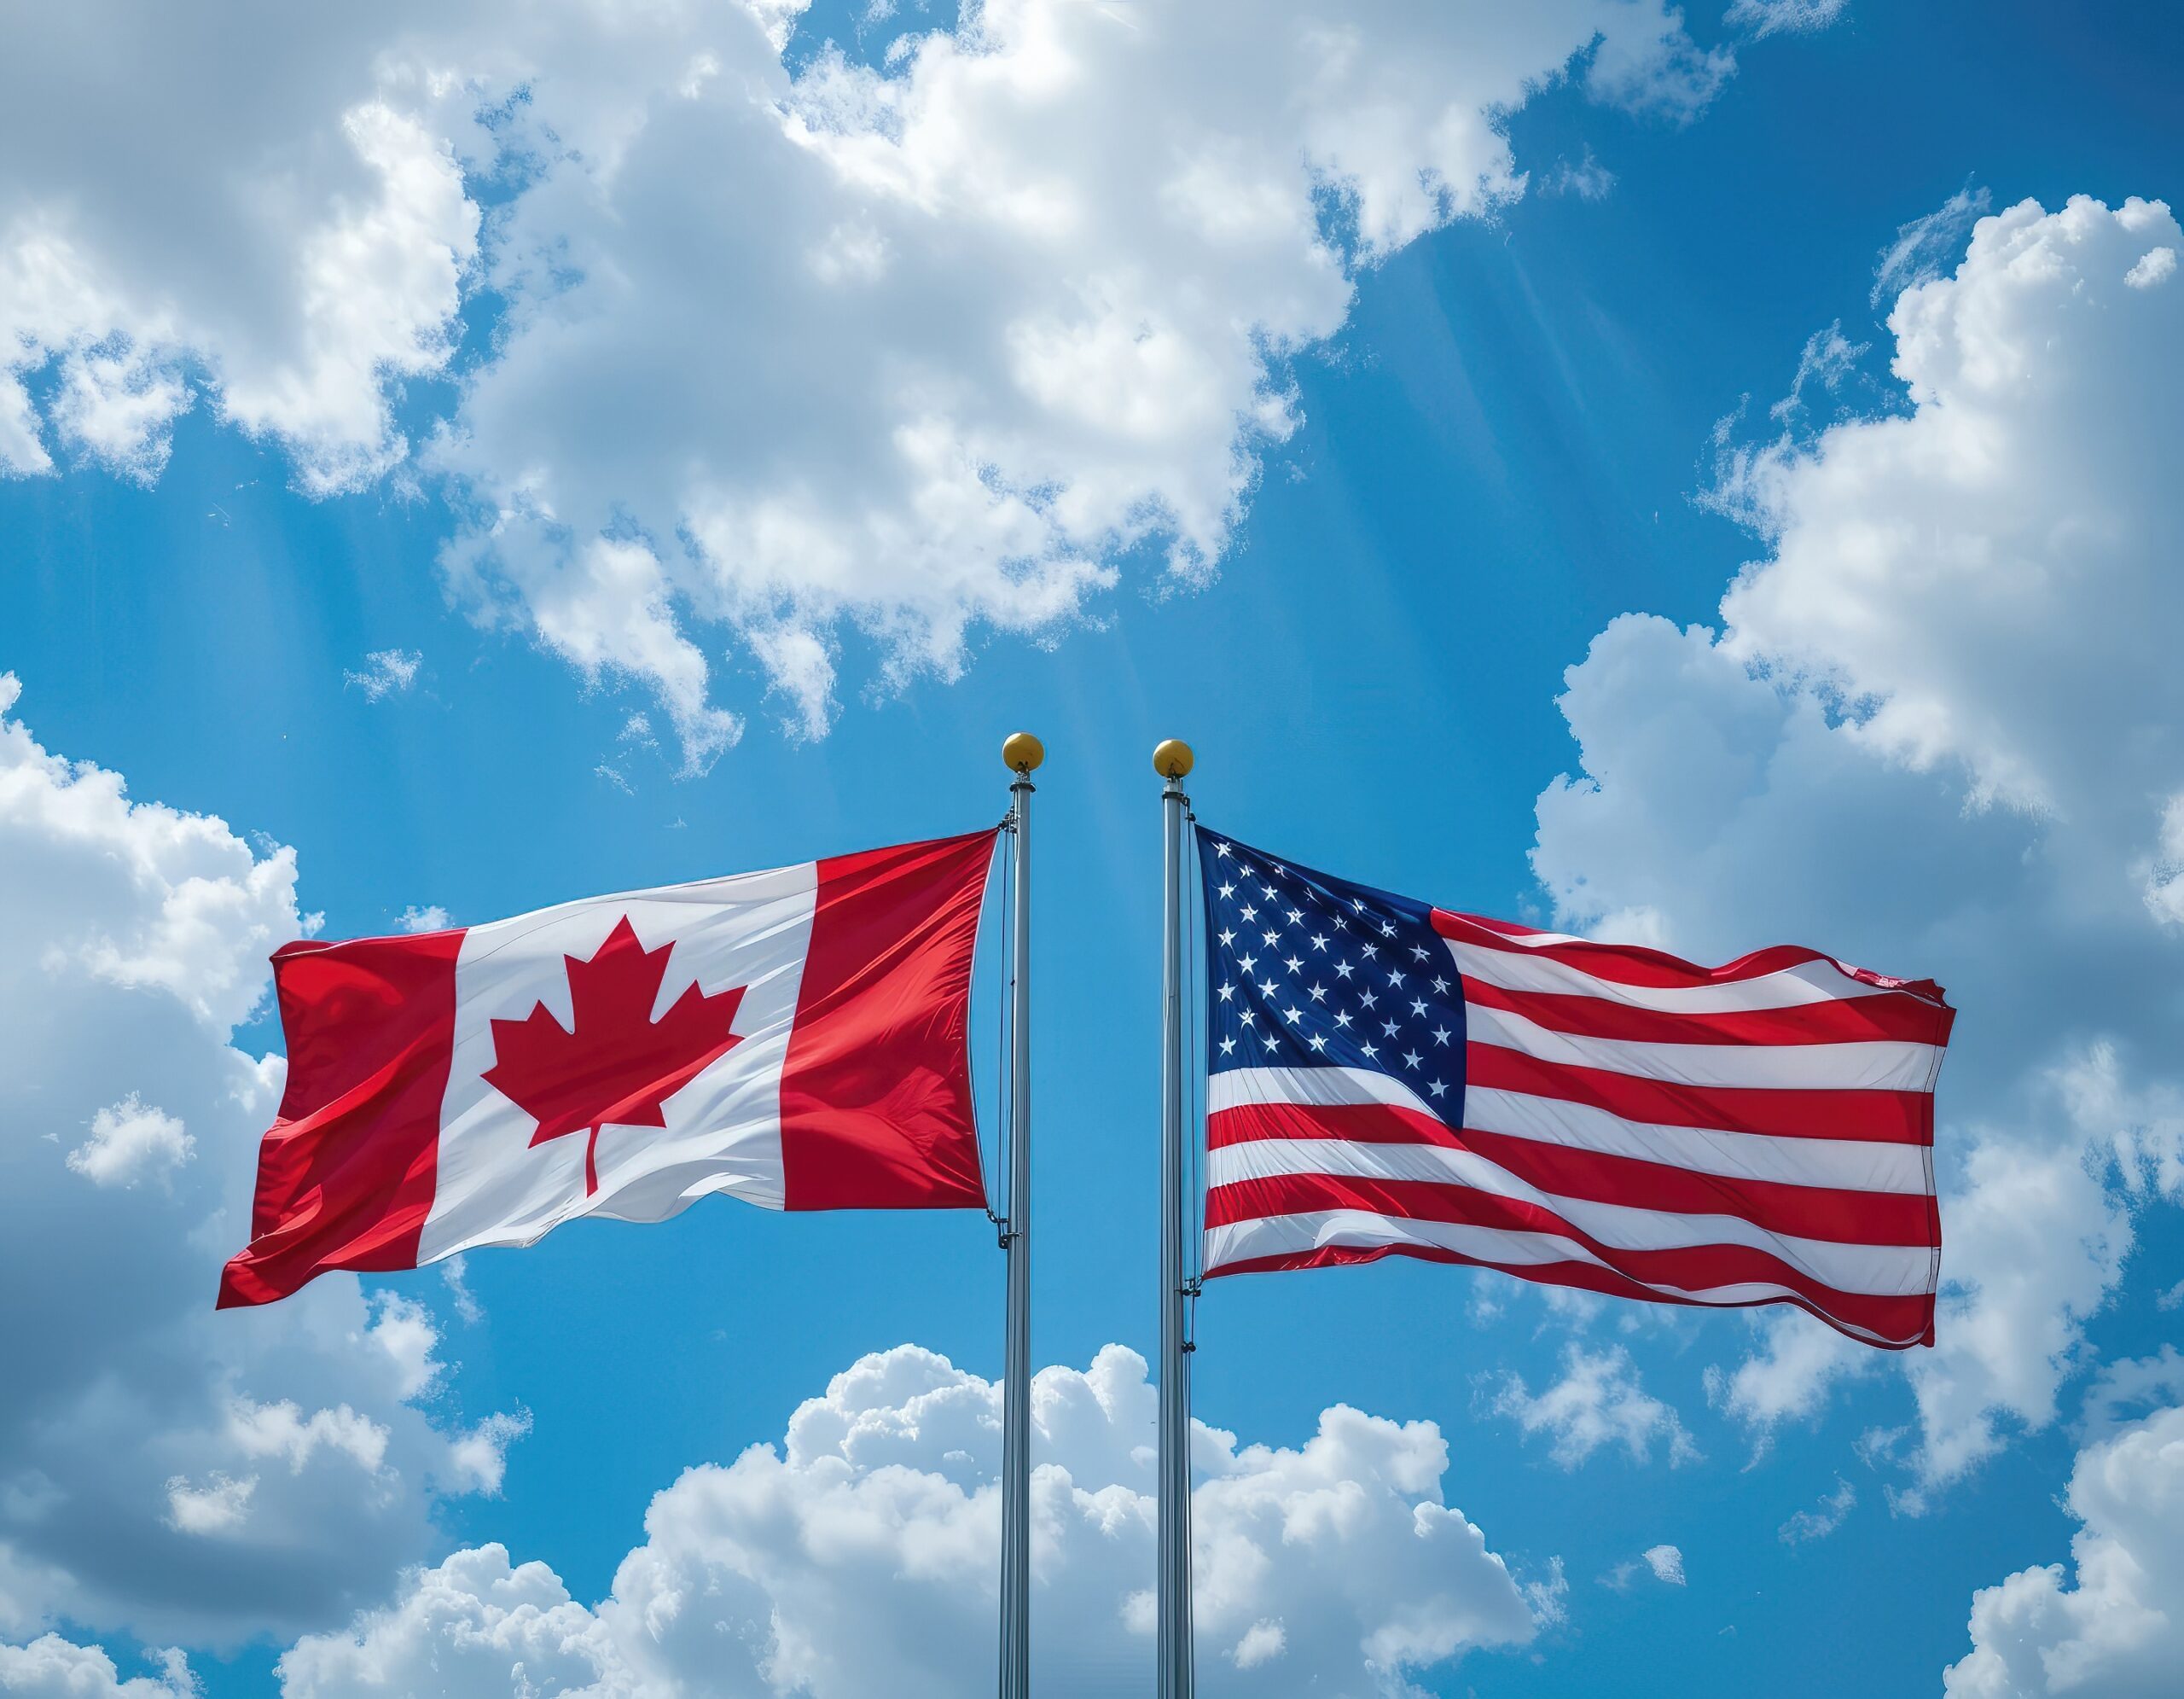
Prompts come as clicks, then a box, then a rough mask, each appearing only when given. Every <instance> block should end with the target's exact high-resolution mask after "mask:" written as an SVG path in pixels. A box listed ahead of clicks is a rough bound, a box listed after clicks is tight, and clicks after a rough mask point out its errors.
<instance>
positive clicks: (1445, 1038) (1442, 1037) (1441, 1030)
mask: <svg viewBox="0 0 2184 1699" xmlns="http://www.w3.org/2000/svg"><path fill="white" fill-rule="evenodd" d="M1433 1042H1434V1043H1435V1044H1447V1043H1448V1042H1449V1029H1448V1028H1447V1027H1435V1028H1434V1029H1433Z"/></svg>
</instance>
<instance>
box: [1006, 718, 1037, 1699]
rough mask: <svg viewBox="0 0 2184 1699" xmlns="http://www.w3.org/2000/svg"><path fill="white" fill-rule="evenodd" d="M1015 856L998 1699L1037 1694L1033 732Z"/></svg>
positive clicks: (1017, 806) (1013, 744)
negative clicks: (1033, 1473) (1033, 1375)
mask: <svg viewBox="0 0 2184 1699" xmlns="http://www.w3.org/2000/svg"><path fill="white" fill-rule="evenodd" d="M1001 758H1002V760H1004V761H1005V762H1007V763H1008V769H1009V771H1011V772H1013V773H1014V774H1015V775H1016V782H1015V783H1014V784H1012V785H1010V786H1009V788H1008V791H1009V795H1010V798H1011V799H1012V806H1011V807H1010V809H1009V813H1008V823H1009V831H1010V834H1011V835H1012V836H1013V838H1014V845H1013V846H1012V853H1013V854H1014V856H1015V858H1016V893H1015V914H1014V932H1015V958H1014V960H1013V961H1012V962H1011V963H1009V972H1008V976H1009V984H1010V987H1011V1001H1010V1008H1009V1033H1010V1036H1011V1039H1012V1044H1011V1054H1010V1056H1009V1093H1008V1096H1009V1104H1010V1117H1009V1129H1008V1221H1007V1223H1006V1231H1007V1238H1006V1240H1005V1241H1004V1242H1005V1243H1006V1244H1007V1246H1008V1318H1007V1321H1006V1323H1005V1324H1004V1325H1003V1329H1002V1337H1003V1347H1002V1391H1001V1699H1031V793H1032V791H1033V790H1034V789H1035V788H1036V787H1035V786H1034V785H1033V784H1032V783H1031V771H1032V769H1033V768H1035V767H1037V765H1039V764H1040V762H1042V761H1043V760H1045V759H1046V758H1047V752H1046V748H1045V746H1044V745H1043V744H1042V743H1041V742H1039V740H1038V739H1037V738H1036V737H1034V736H1031V733H1030V732H1028V731H1019V732H1017V733H1015V734H1014V735H1013V736H1011V737H1010V738H1009V739H1008V742H1005V743H1003V744H1002V746H1001Z"/></svg>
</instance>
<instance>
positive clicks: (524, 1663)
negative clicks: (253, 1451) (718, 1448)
mask: <svg viewBox="0 0 2184 1699" xmlns="http://www.w3.org/2000/svg"><path fill="white" fill-rule="evenodd" d="M1033 1419H1034V1422H1035V1424H1036V1427H1037V1440H1036V1442H1035V1456H1036V1457H1037V1469H1036V1470H1035V1473H1034V1481H1033V1489H1032V1499H1033V1512H1032V1513H1033V1516H1034V1518H1035V1521H1036V1523H1037V1530H1038V1533H1037V1539H1035V1541H1034V1543H1033V1547H1032V1551H1033V1560H1034V1562H1035V1565H1036V1569H1035V1574H1034V1588H1035V1591H1034V1604H1033V1609H1034V1612H1035V1621H1034V1640H1033V1644H1034V1648H1035V1655H1036V1656H1037V1659H1038V1661H1039V1668H1038V1671H1037V1684H1038V1686H1039V1690H1040V1691H1042V1692H1043V1693H1053V1694H1056V1695H1070V1694H1092V1693H1112V1692H1116V1691H1122V1690H1130V1689H1131V1688H1133V1687H1134V1686H1136V1684H1138V1683H1139V1681H1140V1679H1141V1676H1142V1674H1143V1673H1144V1671H1145V1670H1146V1668H1147V1666H1148V1664H1149V1660H1150V1657H1151V1650H1152V1648H1151V1631H1152V1626H1153V1616H1152V1605H1151V1600H1150V1596H1149V1593H1148V1592H1147V1586H1148V1584H1149V1582H1150V1580H1151V1576H1152V1563H1153V1528H1154V1505H1153V1498H1152V1484H1153V1482H1152V1457H1153V1435H1154V1431H1155V1422H1156V1417H1155V1410H1154V1403H1153V1391H1152V1389H1151V1388H1149V1387H1148V1386H1147V1382H1146V1379H1145V1364H1144V1361H1143V1359H1141V1358H1139V1357H1137V1356H1136V1354H1135V1353H1131V1352H1130V1351H1127V1350H1124V1349H1123V1348H1122V1347H1117V1346H1110V1347H1107V1349H1106V1350H1104V1351H1102V1352H1101V1353H1100V1354H1099V1356H1098V1357H1097V1358H1096V1359H1094V1361H1093V1364H1092V1365H1091V1367H1090V1368H1089V1370H1084V1371H1082V1372H1080V1371H1077V1370H1069V1369H1060V1368H1050V1369H1047V1370H1043V1371H1042V1372H1041V1373H1040V1375H1039V1376H1038V1377H1037V1381H1036V1382H1035V1384H1034V1388H1033ZM998 1424H999V1408H998V1393H997V1389H996V1388H995V1387H994V1386H992V1385H991V1384H990V1383H989V1382H985V1381H983V1380H980V1379H979V1378H978V1377H977V1376H973V1375H968V1374H966V1373H964V1372H962V1371H961V1370H957V1369H956V1368H954V1367H952V1366H951V1365H950V1364H949V1363H948V1362H947V1361H946V1360H945V1359H942V1358H939V1357H937V1356H935V1355H933V1354H932V1353H930V1352H926V1351H921V1350H919V1349H917V1348H916V1347H910V1346H903V1347H898V1348H897V1349H896V1350H893V1351H890V1352H885V1353H878V1354H875V1355H873V1356H869V1357H867V1358H864V1359H862V1360H861V1361H859V1362H858V1363H857V1364H855V1365H854V1366H852V1367H851V1369H849V1370H847V1371H846V1372H845V1373H843V1374H841V1375H838V1376H835V1377H834V1381H833V1382H832V1383H831V1384H830V1385H829V1386H828V1389H827V1391H826V1394H824V1395H823V1396H822V1397H820V1398H815V1399H810V1400H808V1401H806V1402H805V1403H804V1405H802V1406H801V1407H800V1408H799V1410H798V1411H797V1412H796V1414H795V1416H794V1417H793V1418H792V1419H791V1421H790V1423H789V1425H788V1432H787V1436H786V1440H785V1441H784V1443H783V1444H782V1445H781V1446H778V1447H776V1446H753V1447H752V1448H751V1449H750V1450H749V1451H746V1452H745V1453H744V1454H743V1455H742V1456H741V1457H740V1458H737V1459H736V1460H735V1463H731V1464H729V1465H728V1466H727V1467H725V1468H719V1467H706V1468H701V1469H692V1470H690V1471H689V1472H688V1473H687V1474H686V1475H683V1478H682V1479H681V1480H680V1481H677V1482H676V1483H675V1485H674V1486H672V1487H669V1488H668V1489H667V1490H666V1491H665V1492H661V1493H660V1494H659V1496H658V1497H657V1498H654V1499H653V1504H652V1508H651V1510H649V1511H648V1513H647V1516H646V1518H645V1532H646V1541H645V1544H644V1545H641V1546H639V1547H638V1548H637V1549H636V1551H632V1552H630V1555H629V1556H628V1557H626V1558H625V1559H624V1561H623V1563H622V1565H621V1568H620V1569H619V1572H618V1574H616V1576H615V1580H614V1588H613V1594H612V1596H611V1597H608V1598H607V1600H605V1601H604V1602H603V1603H601V1604H599V1605H598V1606H596V1607H595V1608H586V1607H585V1606H584V1605H582V1604H580V1603H576V1602H574V1601H573V1600H572V1599H571V1597H569V1594H568V1592H567V1591H566V1588H565V1587H564V1586H562V1585H561V1581H560V1580H559V1579H558V1578H557V1577H556V1576H555V1574H553V1573H552V1572H551V1571H550V1570H549V1569H547V1568H545V1567H544V1566H543V1565H541V1564H537V1563H526V1564H520V1565H516V1564H512V1563H511V1561H510V1559H509V1557H508V1553H507V1552H506V1551H503V1550H502V1548H500V1547H499V1546H483V1547H479V1548H477V1549H475V1550H472V1551H461V1552H457V1553H456V1555H455V1556H452V1557H450V1558H449V1559H448V1560H447V1561H446V1562H444V1563H441V1564H439V1565H438V1566H437V1567H435V1568H430V1569H427V1570H424V1571H422V1572H420V1573H418V1574H415V1575H413V1576H412V1577H411V1578H410V1580H409V1581H408V1583H407V1584H406V1585H405V1586H404V1590H403V1592H402V1594H401V1596H400V1597H398V1599H396V1600H395V1601H394V1602H393V1603H392V1604H391V1605H389V1606H387V1607H386V1609H380V1610H375V1611H371V1612H368V1613H366V1614H364V1615H361V1616H359V1617H358V1618H357V1621H356V1622H355V1624H354V1625H353V1626H352V1627H351V1628H350V1629H349V1631H348V1632H345V1633H338V1634H330V1635H317V1636H313V1637H311V1638H306V1639H305V1640H303V1641H301V1642H299V1644H296V1645H295V1646H294V1647H293V1648H292V1649H291V1650H289V1651H288V1653H287V1654H286V1655H284V1656H283V1658H282V1662H281V1675H282V1682H283V1690H284V1691H285V1693H286V1694H287V1695H288V1699H367V1696H380V1695H396V1694H400V1695H415V1696H425V1695H433V1696H445V1699H472V1696H483V1695H486V1694H502V1693H505V1692H507V1691H508V1689H509V1685H510V1683H511V1680H512V1674H511V1672H512V1671H514V1670H516V1669H517V1668H519V1667H520V1672H521V1679H522V1680H523V1681H524V1682H525V1683H526V1684H528V1690H534V1691H541V1692H555V1693H564V1694H568V1695H572V1696H574V1695H578V1694H582V1695H586V1696H595V1699H607V1696H610V1695H611V1696H624V1695H636V1694H645V1695H656V1694H669V1693H682V1692H695V1691H700V1690H702V1691H706V1692H710V1693H718V1694H723V1695H729V1694H747V1695H751V1696H754V1699H755V1696H761V1695H772V1694H786V1693H791V1692H797V1693H807V1694H810V1695H812V1696H814V1699H830V1696H842V1699H851V1696H859V1699H861V1696H864V1695H868V1694H874V1693H886V1694H889V1695H891V1696H900V1699H919V1696H923V1695H932V1696H940V1695H954V1694H958V1693H961V1692H962V1691H964V1690H966V1689H967V1687H974V1686H975V1685H976V1684H977V1683H976V1681H975V1680H974V1679H972V1677H973V1675H974V1673H975V1672H976V1671H978V1670H979V1669H981V1668H984V1667H986V1663H987V1661H988V1660H990V1657H991V1655H992V1645H993V1618H994V1611H995V1609H996V1604H995V1580H996V1553H997V1551H998V1545H999V1530H1000V1510H999V1503H998V1499H997V1498H996V1489H995V1487H994V1485H993V1473H994V1467H995V1464H996V1462H997V1460H998V1455H999V1450H1000V1446H999V1437H998V1436H999V1425H998ZM1195 1439H1196V1443H1195V1462H1196V1464H1197V1467H1198V1469H1199V1471H1200V1474H1201V1476H1202V1484H1201V1485H1200V1486H1199V1488H1198V1491H1197V1492H1196V1494H1195V1497H1194V1519H1195V1527H1194V1537H1195V1543H1196V1547H1197V1579H1198V1587H1199V1591H1198V1597H1197V1600H1196V1609H1197V1620H1198V1633H1199V1646H1200V1648H1201V1652H1202V1656H1201V1661H1200V1677H1199V1679H1200V1681H1201V1683H1202V1684H1203V1685H1204V1686H1205V1689H1206V1690H1207V1691H1208V1692H1212V1693H1293V1692H1299V1691H1305V1690H1320V1689H1326V1690H1331V1691H1332V1690H1350V1689H1352V1688H1353V1686H1354V1684H1371V1685H1372V1687H1373V1688H1374V1690H1383V1689H1389V1688H1392V1687H1394V1686H1395V1685H1397V1684H1400V1683H1401V1682H1402V1680H1403V1678H1404V1674H1405V1673H1406V1672H1415V1671H1420V1670H1423V1669H1426V1668H1428V1667H1433V1666H1437V1665H1442V1664H1445V1663H1446V1662H1448V1661H1450V1660H1452V1659H1455V1658H1457V1657H1459V1656H1461V1655H1462V1654H1464V1653H1465V1652H1467V1651H1468V1650H1472V1649H1475V1648H1479V1647H1493V1646H1513V1645H1520V1644H1525V1643H1526V1642H1528V1641H1530V1640H1531V1638H1533V1637H1534V1635H1535V1633H1536V1630H1537V1627H1538V1625H1539V1623H1540V1622H1541V1621H1542V1620H1552V1619H1553V1618H1554V1617H1555V1616H1556V1615H1559V1611H1560V1603H1559V1601H1560V1587H1561V1584H1560V1573H1559V1571H1558V1570H1555V1569H1554V1568H1550V1569H1549V1570H1548V1573H1547V1574H1544V1575H1542V1576H1539V1577H1536V1578H1535V1579H1534V1580H1532V1581H1531V1583H1530V1584H1528V1585H1525V1586H1519V1583H1518V1581H1517V1580H1515V1579H1514V1578H1513V1576H1512V1574H1510V1572H1509V1570H1508V1568H1507V1566H1506V1565H1505V1564H1504V1562H1503V1561H1502V1559H1501V1558H1500V1557H1499V1556H1496V1555H1495V1554H1494V1553H1493V1552H1491V1551H1488V1550H1487V1547H1486V1544H1485V1539H1484V1535H1482V1534H1481V1533H1480V1532H1479V1530H1478V1528H1477V1527H1474V1526H1472V1524H1471V1523H1470V1522H1467V1521H1466V1520H1465V1518H1464V1516H1463V1515H1462V1514H1461V1512H1460V1511H1458V1510H1454V1509H1451V1508H1449V1506H1448V1505H1446V1504H1444V1503H1443V1500H1442V1497H1441V1478H1442V1475H1443V1473H1444V1472H1445V1470H1446V1469H1447V1467H1448V1461H1449V1458H1448V1447H1447V1446H1446V1444H1445V1442H1444V1441H1443V1440H1442V1438H1441V1435H1440V1434H1439V1432H1438V1429H1436V1428H1434V1426H1433V1425H1432V1423H1422V1422H1418V1423H1394V1422H1388V1421H1384V1420H1381V1419H1379V1418H1377V1417H1368V1416H1364V1415H1362V1414H1360V1413H1359V1412H1358V1411H1354V1410H1350V1409H1347V1408H1345V1407H1342V1406H1337V1407H1335V1408H1333V1409H1331V1410H1329V1411H1327V1412H1326V1413H1325V1414H1324V1415H1323V1416H1322V1417H1321V1420H1320V1424H1319V1429H1318V1432H1317V1433H1316V1434H1314V1435H1313V1436H1312V1437H1311V1438H1310V1439H1309V1440H1306V1441H1305V1442H1304V1445H1302V1446H1298V1447H1296V1448H1294V1449H1291V1448H1287V1447H1282V1446H1263V1445H1251V1446H1240V1445H1239V1444H1238V1443H1237V1441H1236V1440H1235V1439H1234V1436H1232V1435H1230V1434H1223V1433H1220V1432H1217V1431H1216V1430H1213V1429H1210V1428H1203V1427H1201V1428H1199V1429H1198V1430H1197V1433H1196V1436H1195Z"/></svg>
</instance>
